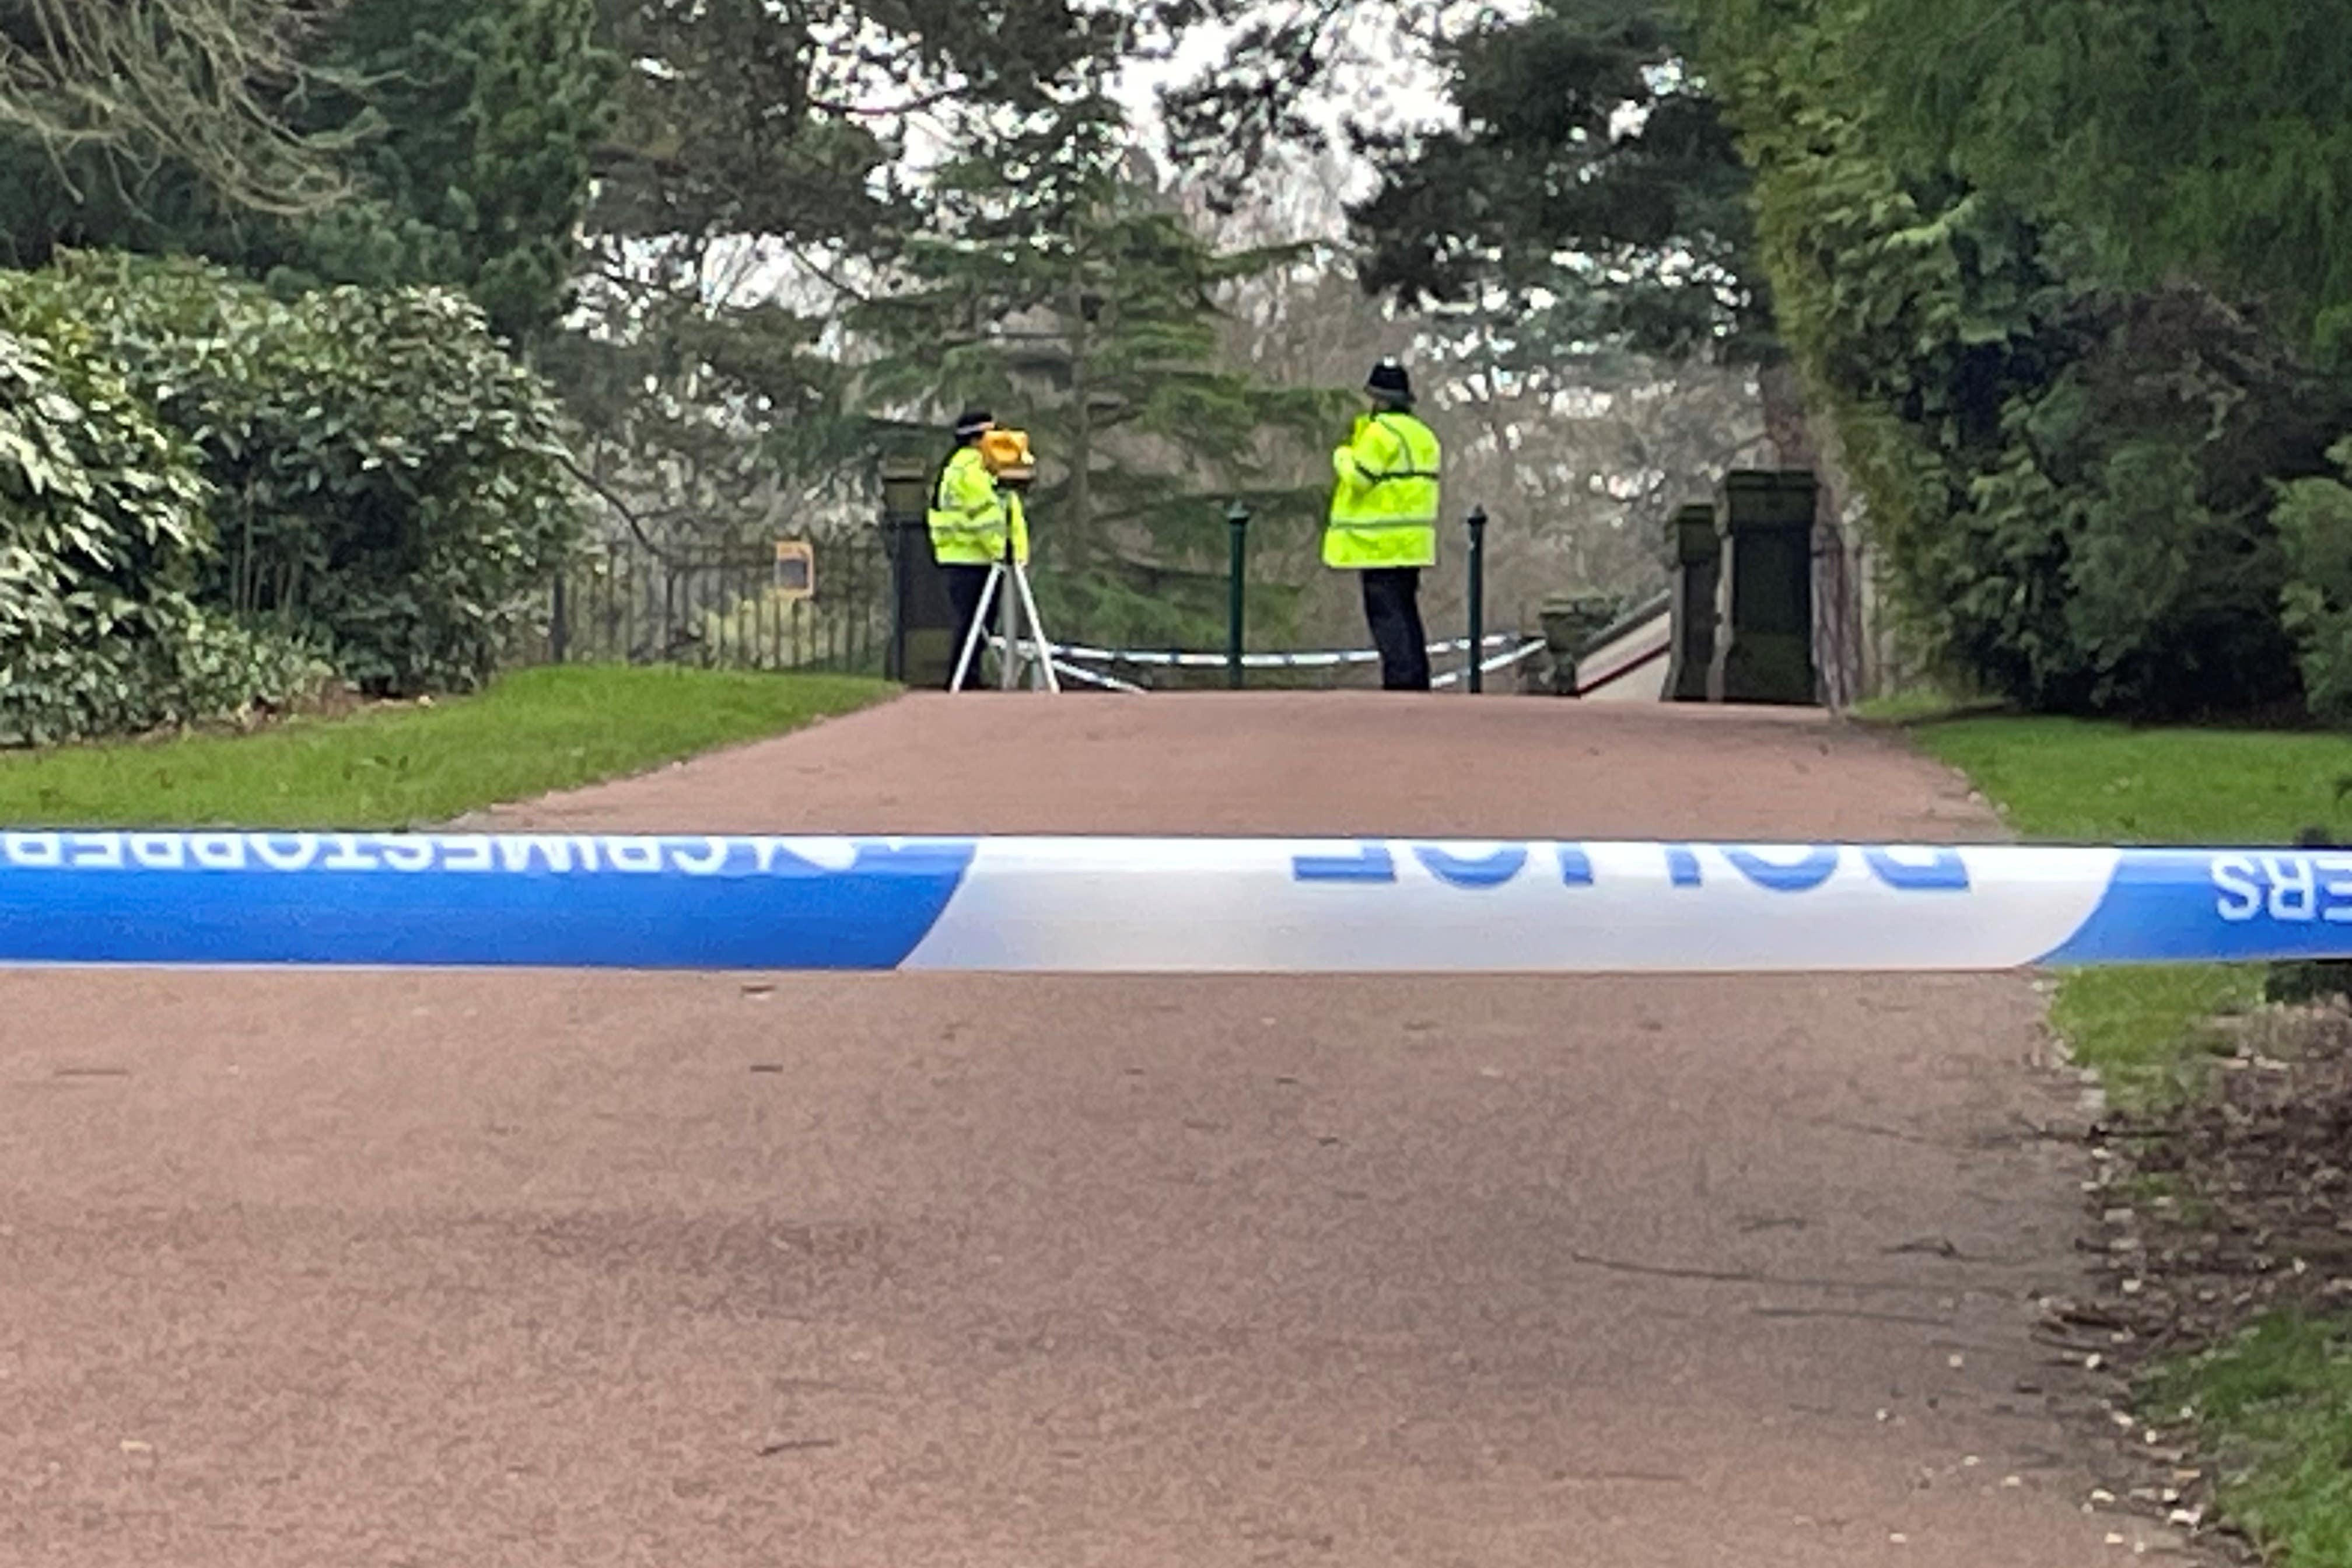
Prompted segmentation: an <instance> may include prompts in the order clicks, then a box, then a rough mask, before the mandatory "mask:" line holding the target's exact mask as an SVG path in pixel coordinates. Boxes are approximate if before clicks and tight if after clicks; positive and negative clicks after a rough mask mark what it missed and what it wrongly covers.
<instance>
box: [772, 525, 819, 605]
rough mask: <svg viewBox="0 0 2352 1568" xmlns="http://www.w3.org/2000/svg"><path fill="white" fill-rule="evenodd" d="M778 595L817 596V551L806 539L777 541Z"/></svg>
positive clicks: (809, 597)
mask: <svg viewBox="0 0 2352 1568" xmlns="http://www.w3.org/2000/svg"><path fill="white" fill-rule="evenodd" d="M776 596H777V597H778V598H782V599H812V598H814V597H815V596H816V551H815V549H814V546H812V545H811V544H810V543H809V542H808V541H807V540H805V539H779V540H778V541H776Z"/></svg>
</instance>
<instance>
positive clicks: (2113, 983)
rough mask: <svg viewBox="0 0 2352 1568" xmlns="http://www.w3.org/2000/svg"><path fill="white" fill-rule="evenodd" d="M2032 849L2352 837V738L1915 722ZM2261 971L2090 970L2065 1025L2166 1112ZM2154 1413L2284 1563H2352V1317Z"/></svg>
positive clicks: (2109, 1078) (2061, 1001) (2201, 1371)
mask: <svg viewBox="0 0 2352 1568" xmlns="http://www.w3.org/2000/svg"><path fill="white" fill-rule="evenodd" d="M1911 733H1912V734H1913V735H1914V737H1915V738H1916V740H1917V742H1919V743H1920V744H1921V745H1922V746H1923V747H1924V748H1925V749H1926V750H1927V752H1930V753H1931V754H1933V755H1935V756H1937V757H1938V758H1940V759H1942V760H1943V761H1944V762H1946V763H1949V764H1951V765H1952V766H1954V767H1956V768H1958V769H1959V770H1960V771H1961V772H1963V773H1967V774H1968V775H1969V778H1970V779H1971V780H1973V781H1974V782H1975V784H1977V786H1978V787H1979V789H1981V790H1982V791H1983V792H1984V793H1985V795H1987V796H1989V797H1990V798H1991V799H1992V800H1993V801H1994V802H1995V803H1996V804H1997V805H2000V808H2001V810H2002V813H2003V815H2004V816H2007V817H2008V819H2009V821H2010V823H2011V825H2012V826H2014V827H2015V828H2016V829H2017V830H2018V831H2019V832H2020V833H2021V834H2022V835H2023V836H2025V837H2029V838H2038V839H2045V840H2046V839H2058V840H2074V841H2088V842H2110V843H2113V842H2122V843H2156V844H2165V843H2174V844H2195V843H2205V844H2221V843H2246V844H2280V843H2287V842H2291V841H2292V840H2293V838H2294V835H2295V834H2296V833H2297V832H2298V831H2299V830H2300V829H2302V828H2304V827H2306V826H2326V827H2330V828H2334V829H2336V830H2337V831H2338V832H2339V833H2340V832H2341V829H2342V827H2343V826H2345V824H2346V822H2347V817H2352V805H2347V802H2346V801H2344V800H2340V799H2339V798H2338V791H2339V789H2341V788H2343V787H2344V782H2345V781H2347V779H2352V737H2346V736H2341V735H2324V734H2280V733H2267V732H2262V731H2214V730H2141V731H2135V730H2132V729H2128V728H2126V727H2124V726H2121V725H2110V724H2088V723H2080V722H2072V721H2064V720H2053V719H1992V718H1962V719H1953V720H1949V721H1930V722H1926V723H1921V724H1917V725H1916V726H1915V727H1914V728H1913V729H1912V731H1911ZM2261 989H2262V974H2261V972H2260V971H2259V970H2257V969H2254V968H2249V967H2223V966H2221V965H2198V966H2183V967H2179V968H2163V969H2114V970H2087V971H2084V972H2081V973H2074V974H2070V975H2068V976H2067V977H2066V978H2065V980H2064V981H2063V984H2062V985H2061V987H2060V989H2059V993H2058V997H2057V1001H2056V1004H2055V1005H2054V1006H2053V1009H2052V1019H2053V1023H2054V1024H2055V1025H2056V1026H2058V1028H2059V1029H2060V1030H2061V1032H2063V1034H2064V1035H2065V1036H2066V1037H2067V1038H2068V1039H2069V1041H2070V1042H2071V1043H2072V1044H2073V1046H2074V1050H2075V1053H2076V1056H2077V1058H2078V1059H2080V1060H2081V1061H2083V1062H2084V1063H2085V1064H2086V1065H2089V1066H2092V1067H2095V1068H2098V1069H2099V1071H2100V1074H2101V1077H2102V1079H2104V1080H2105V1084H2106V1088H2107V1090H2108V1093H2109V1095H2110V1096H2111V1097H2112V1098H2114V1099H2115V1100H2116V1101H2117V1102H2118V1103H2120V1104H2123V1105H2126V1106H2133V1107H2137V1108H2138V1109H2141V1110H2161V1109H2162V1108H2163V1107H2164V1106H2166V1105H2168V1104H2169V1103H2174V1102H2176V1101H2177V1100H2178V1099H2179V1097H2180V1096H2182V1095H2184V1094H2189V1093H2192V1092H2194V1091H2195V1090H2196V1089H2197V1088H2198V1086H2199V1083H2200V1078H2201V1076H2202V1075H2201V1072H2200V1062H2201V1061H2203V1060H2205V1059H2208V1058H2207V1057H2206V1055H2205V1053H2204V1051H2203V1049H2202V1047H2203V1046H2204V1045H2205V1043H2206V1042H2207V1041H2208V1040H2210V1035H2208V1034H2206V1033H2205V1032H2204V1031H2203V1029H2202V1026H2203V1024H2204V1022H2205V1020H2207V1019H2209V1018H2210V1017H2211V1016H2213V1015H2214V1014H2216V1013H2218V1012H2222V1011H2226V1010H2228V1009H2231V1008H2234V1007H2240V1006H2243V1005H2247V1004H2249V1003H2252V1002H2253V1001H2254V1000H2256V999H2258V998H2259V997H2260V995H2261ZM2139 1395H2140V1405H2141V1409H2142V1412H2143V1414H2145V1415H2147V1417H2148V1418H2149V1419H2151V1420H2156V1421H2160V1422H2162V1423H2163V1424H2165V1425H2168V1426H2169V1425H2173V1424H2175V1423H2176V1422H2177V1421H2178V1419H2179V1411H2180V1410H2181V1409H2182V1408H2183V1407H2184V1406H2186V1407H2188V1408H2189V1410H2191V1411H2192V1412H2193V1413H2194V1414H2193V1417H2192V1419H2193V1422H2194V1425H2195V1427H2196V1429H2197V1431H2198V1433H2199V1435H2200V1447H2202V1448H2203V1449H2204V1451H2205V1455H2206V1463H2207V1464H2208V1466H2209V1468H2210V1469H2211V1470H2212V1472H2213V1474H2214V1477H2215V1482H2216V1495H2217V1497H2218V1499H2219V1500H2220V1503H2221V1507H2222V1509H2223V1510H2225V1511H2226V1512H2227V1513H2228V1515H2229V1517H2230V1518H2231V1521H2233V1522H2234V1523H2236V1524H2237V1525H2238V1526H2239V1527H2240V1528H2242V1529H2243V1530H2245V1531H2247V1532H2248V1533H2249V1534H2251V1535H2252V1537H2253V1538H2254V1539H2255V1540H2256V1541H2257V1542H2260V1543H2261V1545H2262V1547H2263V1552H2264V1555H2265V1557H2266V1558H2267V1560H2269V1561H2270V1562H2273V1563H2277V1564H2279V1565H2280V1568H2344V1565H2347V1564H2352V1468H2347V1456H2352V1322H2348V1321H2344V1320H2341V1319H2338V1320H2334V1321H2329V1320H2326V1319H2311V1318H2305V1317H2300V1316H2294V1315H2276V1316H2272V1317H2268V1318H2265V1319H2263V1320H2261V1321H2258V1322H2256V1323H2255V1324H2254V1325H2253V1326H2252V1328H2251V1329H2249V1330H2248V1331H2246V1332H2245V1333H2244V1334H2243V1335H2242V1336H2241V1337H2240V1338H2238V1339H2236V1340H2234V1341H2232V1342H2230V1343H2228V1344H2226V1345H2224V1346H2221V1347H2220V1348H2219V1349H2217V1350H2214V1351H2210V1352H2206V1353H2204V1354H2201V1355H2196V1356H2190V1357H2188V1358H2184V1359H2179V1360H2176V1361H2174V1362H2172V1363H2168V1364H2167V1365H2166V1366H2164V1367H2163V1368H2161V1369H2160V1370H2158V1372H2157V1373H2155V1374H2154V1375H2152V1376H2151V1377H2149V1378H2148V1379H2147V1381H2146V1382H2145V1383H2143V1384H2142V1385H2141V1387H2140V1389H2139Z"/></svg>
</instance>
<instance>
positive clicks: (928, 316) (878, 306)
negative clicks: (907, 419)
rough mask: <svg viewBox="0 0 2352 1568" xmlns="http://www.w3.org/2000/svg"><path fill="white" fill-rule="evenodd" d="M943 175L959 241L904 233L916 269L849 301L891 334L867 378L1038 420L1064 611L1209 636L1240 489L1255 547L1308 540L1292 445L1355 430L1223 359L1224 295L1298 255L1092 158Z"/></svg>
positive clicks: (1161, 631) (899, 402) (864, 325)
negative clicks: (869, 298) (878, 295)
mask: <svg viewBox="0 0 2352 1568" xmlns="http://www.w3.org/2000/svg"><path fill="white" fill-rule="evenodd" d="M945 184H946V193H947V194H946V196H945V200H946V202H947V203H948V204H949V205H950V210H951V211H952V212H953V213H954V214H955V216H954V219H953V220H952V226H951V227H950V237H941V238H937V239H927V240H921V241H918V242H916V243H915V244H913V245H911V246H910V247H908V252H907V254H906V257H905V260H904V268H905V274H906V286H905V287H904V288H902V289H897V290H894V291H893V292H892V293H891V294H889V295H888V296H887V297H885V298H882V299H878V300H875V301H874V302H873V303H872V304H870V305H869V306H867V307H866V308H865V309H864V310H861V311H859V312H857V314H856V317H855V318H854V320H855V322H856V326H857V327H858V328H859V329H860V330H861V331H864V332H866V333H869V334H871V335H872V337H873V338H874V339H875V340H876V341H877V342H878V343H879V344H881V345H882V346H883V348H884V350H885V353H884V355H883V357H881V358H880V359H878V360H877V362H876V363H872V364H871V365H869V366H868V367H866V371H865V374H864V387H865V390H866V394H867V395H869V396H870V397H872V398H873V399H875V400H877V402H878V403H880V404H881V405H885V406H887V407H894V408H899V409H911V410H918V411H920V413H921V414H922V415H923V416H927V417H928V418H929V420H930V421H932V422H934V423H935V425H936V426H937V427H939V428H942V429H943V428H944V426H945V425H946V423H947V421H948V420H949V419H950V418H951V417H952V416H953V415H954V413H955V411H956V408H957V406H958V405H961V404H966V403H978V404H982V405H989V406H991V407H992V408H993V409H994V410H995V412H996V413H997V415H998V417H999V418H1000V420H1002V421H1003V422H1004V423H1008V424H1017V425H1020V426H1024V427H1025V428H1028V429H1029V430H1030V431H1031V432H1032V433H1033V437H1034V440H1035V444H1036V446H1037V447H1038V449H1039V454H1040V457H1041V458H1042V459H1043V460H1044V463H1043V467H1042V468H1041V474H1040V478H1039V480H1038V483H1037V485H1036V487H1035V488H1034V490H1033V491H1032V492H1031V493H1030V495H1029V498H1028V502H1027V504H1028V509H1029V515H1030V519H1031V525H1032V528H1033V531H1034V533H1035V536H1036V539H1037V546H1036V548H1037V551H1038V556H1039V560H1040V561H1041V563H1050V568H1051V569H1050V570H1047V571H1043V572H1041V574H1040V576H1039V591H1040V595H1041V597H1045V598H1047V599H1048V600H1050V606H1049V614H1050V615H1052V616H1058V617H1061V618H1062V619H1064V620H1065V621H1066V623H1067V624H1069V625H1070V626H1074V627H1076V628H1082V629H1083V630H1084V633H1085V635H1087V636H1088V637H1103V638H1113V639H1118V640H1120V641H1129V642H1135V643H1139V644H1141V645H1144V646H1153V645H1157V646H1162V647H1166V646H1195V645H1198V644H1201V643H1202V642H1204V641H1213V638H1214V634H1215V632H1216V631H1217V630H1218V629H1219V628H1220V627H1222V626H1223V598H1224V591H1225V590H1224V578H1225V551H1226V548H1227V539H1226V530H1225V522H1224V514H1225V507H1226V505H1227V503H1229V502H1230V501H1231V500H1234V499H1236V498H1240V499H1244V500H1246V501H1247V502H1248V504H1249V505H1250V507H1251V508H1252V510H1253V511H1254V512H1255V519H1256V521H1255V523H1254V524H1253V535H1254V537H1255V539H1256V541H1257V542H1258V548H1259V549H1260V550H1262V551H1266V552H1275V551H1277V550H1279V548H1280V546H1281V545H1282V543H1284V542H1294V543H1295V542H1298V541H1301V540H1304V539H1307V538H1311V537H1313V535H1314V533H1315V531H1316V530H1317V529H1318V527H1319V524H1320V518H1321V508H1322V506H1323V503H1324V501H1325V500H1326V499H1327V497H1328V488H1329V484H1328V468H1326V467H1325V466H1324V465H1322V464H1320V463H1315V464H1312V465H1311V467H1303V466H1302V465H1301V463H1300V462H1299V458H1300V454H1301V452H1302V450H1306V449H1310V448H1314V447H1315V444H1317V443H1320V442H1323V441H1324V440H1325V438H1326V437H1335V436H1336V435H1337V434H1339V432H1340V431H1341V430H1342V429H1343V428H1344V410H1345V398H1344V396H1336V397H1335V396H1334V395H1332V394H1331V393H1329V392H1328V391H1318V390H1314V389H1306V388H1298V387H1287V386H1281V385H1277V384H1272V383H1269V382H1266V381H1264V380H1261V379H1259V378H1257V377H1255V376H1253V375H1251V374H1247V373H1245V372H1241V371H1237V370H1234V369H1230V368H1227V365H1226V363H1225V360H1224V356H1223V353H1222V352H1221V343H1220V338H1221V334H1222V333H1223V331H1224V330H1225V328H1226V326H1227V324H1228V323H1227V321H1226V318H1225V316H1224V313H1223V310H1222V308H1221V304H1220V300H1221V297H1222V296H1223V295H1224V294H1225V293H1226V292H1227V291H1228V290H1230V289H1232V288H1233V286H1234V285H1236V284H1238V283H1240V282H1242V281H1244V280H1245V279H1251V278H1254V277H1257V276H1261V275H1263V274H1265V273H1266V272H1267V271H1269V270H1270V269H1273V268H1280V267H1285V266H1290V265H1295V264H1297V262H1299V261H1300V260H1301V259H1302V255H1303V253H1302V252H1300V251H1299V250H1298V249H1297V248H1296V247H1255V248H1250V249H1244V250H1238V251H1230V252H1225V251H1219V250H1218V249H1216V248H1215V247H1213V246H1211V245H1209V244H1208V243H1207V242H1205V241H1204V240H1202V238H1201V237H1199V236H1198V234H1197V233H1196V232H1195V230H1194V229H1193V227H1192V225H1191V224H1190V223H1189V222H1188V221H1187V220H1186V218H1185V217H1184V216H1182V215H1181V213H1178V212H1174V211H1171V210H1170V209H1169V208H1168V207H1167V206H1166V205H1163V204H1161V203H1160V202H1158V201H1156V200H1155V199H1153V197H1152V196H1151V195H1150V194H1149V193H1148V192H1147V190H1146V189H1145V188H1144V187H1143V186H1141V185H1140V184H1138V183H1136V182H1135V181H1132V180H1129V179H1125V178H1121V177H1119V176H1118V175H1117V174H1112V173H1109V172H1108V170H1105V169H1102V168H1100V167H1097V168H1096V169H1093V170H1087V169H1080V170H1078V171H1076V172H1070V171H1065V172H1062V173H1060V174H1054V175H1051V176H1048V177H1045V178H1042V179H1033V180H1029V181H1022V182H1015V181H1012V180H1008V179H1007V177H1006V175H1005V174H1004V172H1003V170H1002V168H1001V167H1000V166H998V165H996V164H993V163H989V164H978V163H968V164H965V165H962V166H961V167H959V168H958V169H957V170H955V171H953V172H952V173H951V174H950V177H949V179H948V180H947V182H946V183H945ZM939 440H940V448H941V450H942V453H943V452H944V449H945V447H946V445H947V438H946V437H944V436H942V437H940V438H939ZM1306 476H1311V477H1306ZM1281 597H1282V596H1281V595H1278V594H1277V595H1274V596H1272V597H1270V598H1269V601H1268V603H1267V604H1266V605H1265V609H1266V611H1267V613H1268V614H1278V613H1279V612H1280V610H1281V609H1282V607H1283V605H1282V604H1281V603H1280V602H1279V601H1280V598H1281Z"/></svg>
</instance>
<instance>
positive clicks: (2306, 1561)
mask: <svg viewBox="0 0 2352 1568" xmlns="http://www.w3.org/2000/svg"><path fill="white" fill-rule="evenodd" d="M2140 1392H2141V1404H2142V1406H2143V1408H2146V1409H2148V1410H2150V1411H2153V1412H2162V1413H2168V1414H2172V1415H2176V1416H2177V1414H2178V1412H2179V1410H2180V1409H2181V1408H2182V1407H2183V1406H2186V1407H2187V1408H2188V1409H2189V1411H2191V1412H2192V1415H2191V1418H2190V1419H2191V1421H2192V1424H2193V1426H2194V1427H2195V1429H2196V1431H2197V1432H2198V1434H2199V1436H2200V1439H2201V1440H2202V1445H2203V1447H2204V1448H2205V1451H2206V1453H2207V1455H2208V1456H2209V1458H2210V1463H2211V1465H2212V1466H2213V1470H2214V1496H2215V1499H2216V1500H2217V1501H2219V1502H2220V1504H2221V1508H2222V1510H2223V1511H2224V1512H2226V1513H2227V1514H2228V1515H2229V1517H2230V1519H2231V1521H2232V1522H2234V1523H2235V1524H2236V1525H2237V1526H2238V1527H2239V1528H2240V1529H2241V1530H2243V1531H2245V1532H2246V1533H2247V1534H2248V1535H2249V1536H2251V1537H2252V1539H2253V1540H2254V1541H2255V1542H2256V1543H2257V1544H2259V1545H2260V1546H2261V1548H2262V1550H2263V1556H2264V1558H2265V1559H2266V1560H2267V1561H2269V1562H2271V1563H2276V1564H2278V1565H2279V1568H2342V1565H2343V1564H2346V1563H2352V1323H2347V1322H2344V1321H2341V1320H2338V1321H2325V1320H2320V1319H2314V1318H2306V1317H2303V1316H2300V1315H2296V1314H2281V1315H2279V1316H2276V1317H2273V1318H2270V1319H2267V1320H2265V1321H2263V1322H2261V1323H2259V1324H2257V1325H2255V1326H2254V1327H2253V1328H2252V1329H2250V1330H2248V1331H2246V1332H2245V1333H2244V1334H2242V1335H2241V1336H2240V1337H2239V1338H2237V1339H2235V1340H2233V1341H2231V1342H2230V1343H2228V1344H2226V1345H2223V1346H2221V1347H2220V1348H2219V1349H2217V1350H2213V1351H2209V1352H2206V1353H2204V1354H2202V1355H2199V1356H2193V1357H2190V1358H2189V1359H2188V1360H2186V1361H2181V1362H2177V1363H2173V1364H2172V1365H2170V1366H2168V1367H2167V1368H2165V1369H2164V1370H2163V1371H2161V1372H2159V1373H2157V1374H2156V1375H2154V1376H2153V1377H2151V1378H2149V1379H2148V1380H2147V1383H2146V1384H2143V1385H2142V1388H2141V1391H2140Z"/></svg>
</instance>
